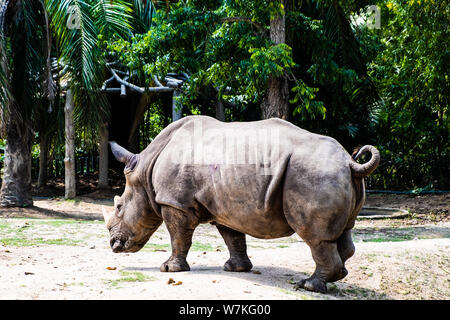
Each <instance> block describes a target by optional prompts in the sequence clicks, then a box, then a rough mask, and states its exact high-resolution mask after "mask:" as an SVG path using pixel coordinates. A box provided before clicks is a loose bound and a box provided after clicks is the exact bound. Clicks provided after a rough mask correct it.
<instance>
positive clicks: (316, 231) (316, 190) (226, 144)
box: [136, 116, 364, 242]
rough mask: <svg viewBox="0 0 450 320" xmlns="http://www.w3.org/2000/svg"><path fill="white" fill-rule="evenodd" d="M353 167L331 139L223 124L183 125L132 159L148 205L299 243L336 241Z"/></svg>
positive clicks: (351, 190) (348, 223)
mask: <svg viewBox="0 0 450 320" xmlns="http://www.w3.org/2000/svg"><path fill="white" fill-rule="evenodd" d="M351 162H353V163H354V161H353V160H352V158H351V156H350V155H349V154H348V153H347V152H346V151H345V150H344V148H343V147H342V146H341V145H340V144H339V143H338V142H337V141H336V140H335V139H333V138H330V137H326V136H321V135H317V134H313V133H310V132H308V131H306V130H302V129H300V128H298V127H296V126H294V125H292V124H290V123H289V122H287V121H284V120H280V119H269V120H263V121H256V122H234V123H223V122H220V121H217V120H215V119H213V118H210V117H206V116H192V117H186V118H183V119H181V120H179V121H176V122H174V123H173V124H171V125H170V126H168V127H167V128H166V129H164V130H163V131H162V132H161V133H160V134H159V135H158V136H157V137H156V138H155V140H154V141H153V142H152V143H151V144H150V145H149V146H148V147H147V148H146V149H145V150H144V151H143V152H142V153H140V154H139V155H138V166H137V168H136V170H137V171H140V170H142V171H143V172H142V175H141V174H139V175H140V176H141V177H142V178H144V177H145V179H146V181H145V182H144V181H143V182H144V183H143V184H145V187H146V190H147V193H148V196H149V200H150V202H151V204H152V206H153V208H154V210H155V211H156V212H158V215H160V205H168V206H171V207H174V208H177V209H180V210H182V211H184V212H186V213H188V214H191V213H193V212H197V211H198V210H196V209H198V208H199V207H202V208H205V209H206V210H207V212H209V214H210V216H209V218H208V219H209V220H214V221H215V222H217V223H218V224H221V225H225V226H228V227H230V228H232V229H234V230H237V231H240V232H242V233H246V234H249V235H251V236H254V237H258V238H277V237H283V236H288V235H290V234H292V233H294V232H297V233H298V234H299V235H300V236H301V237H302V238H303V239H304V240H305V241H306V242H314V241H324V240H328V241H330V240H336V239H337V238H338V237H339V236H340V235H341V234H342V232H343V230H344V229H348V228H351V227H352V226H353V224H354V220H355V218H356V215H357V214H358V212H359V210H360V208H361V206H362V204H363V201H364V190H363V188H364V187H363V183H362V179H354V178H352V171H351V169H350V163H351Z"/></svg>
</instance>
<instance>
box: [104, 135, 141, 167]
mask: <svg viewBox="0 0 450 320" xmlns="http://www.w3.org/2000/svg"><path fill="white" fill-rule="evenodd" d="M109 145H110V146H111V151H112V153H113V155H114V157H115V158H116V159H117V161H120V162H122V163H125V164H126V166H127V168H129V169H132V168H131V167H133V168H134V166H135V165H136V162H137V157H136V155H135V154H134V153H131V152H130V151H128V150H127V149H125V148H123V147H121V146H119V145H118V144H117V143H116V142H115V141H110V142H109Z"/></svg>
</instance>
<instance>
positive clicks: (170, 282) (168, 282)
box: [167, 278, 175, 284]
mask: <svg viewBox="0 0 450 320" xmlns="http://www.w3.org/2000/svg"><path fill="white" fill-rule="evenodd" d="M172 283H175V280H173V279H172V278H169V281H167V284H172Z"/></svg>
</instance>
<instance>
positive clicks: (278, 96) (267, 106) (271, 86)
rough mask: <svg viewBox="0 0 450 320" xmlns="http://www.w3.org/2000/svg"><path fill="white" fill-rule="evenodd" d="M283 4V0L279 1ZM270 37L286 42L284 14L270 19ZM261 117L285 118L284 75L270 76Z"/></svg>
mask: <svg viewBox="0 0 450 320" xmlns="http://www.w3.org/2000/svg"><path fill="white" fill-rule="evenodd" d="M280 2H281V3H282V4H283V5H284V4H285V0H281V1H280ZM270 39H271V40H272V42H273V43H275V44H281V43H286V19H285V15H284V14H283V15H277V16H275V17H274V18H272V19H271V20H270ZM261 111H262V117H263V119H269V118H273V117H277V118H282V119H285V120H287V119H288V116H289V87H288V81H287V78H286V77H280V78H277V77H272V76H271V77H270V78H269V80H268V83H267V94H266V97H265V98H264V100H263V102H262V103H261Z"/></svg>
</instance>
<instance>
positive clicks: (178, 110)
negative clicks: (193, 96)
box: [172, 90, 183, 122]
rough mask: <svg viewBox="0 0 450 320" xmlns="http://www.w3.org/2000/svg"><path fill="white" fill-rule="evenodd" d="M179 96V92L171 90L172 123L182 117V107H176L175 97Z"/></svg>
mask: <svg viewBox="0 0 450 320" xmlns="http://www.w3.org/2000/svg"><path fill="white" fill-rule="evenodd" d="M179 95H180V92H179V91H177V90H173V96H172V122H175V121H177V120H179V119H181V117H182V116H183V108H182V106H177V103H176V101H177V100H176V97H178V96H179Z"/></svg>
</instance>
